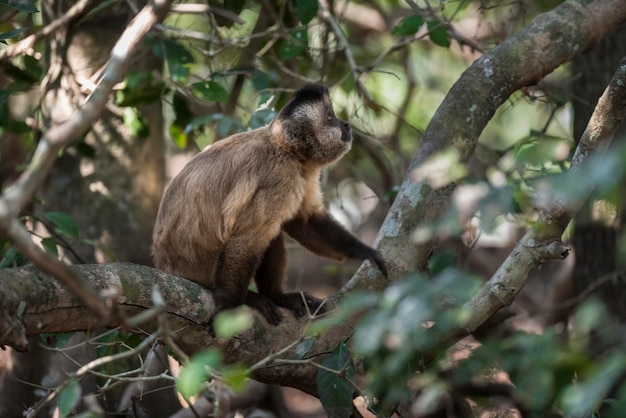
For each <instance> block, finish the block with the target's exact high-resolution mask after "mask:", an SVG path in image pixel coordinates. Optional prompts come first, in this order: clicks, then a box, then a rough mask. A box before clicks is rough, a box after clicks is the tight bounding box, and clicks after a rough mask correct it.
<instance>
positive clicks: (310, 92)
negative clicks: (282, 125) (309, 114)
mask: <svg viewBox="0 0 626 418" xmlns="http://www.w3.org/2000/svg"><path fill="white" fill-rule="evenodd" d="M328 96H329V93H328V88H326V86H322V85H319V84H307V85H305V86H303V87H302V88H300V89H299V90H298V91H296V94H294V96H293V98H292V99H291V100H290V101H289V103H287V104H286V105H285V107H283V109H282V110H281V112H280V116H281V117H282V118H285V119H287V118H291V117H292V116H294V112H295V111H296V109H297V108H298V107H300V106H302V105H304V104H317V103H323V102H324V101H325V100H328V99H327V98H328Z"/></svg>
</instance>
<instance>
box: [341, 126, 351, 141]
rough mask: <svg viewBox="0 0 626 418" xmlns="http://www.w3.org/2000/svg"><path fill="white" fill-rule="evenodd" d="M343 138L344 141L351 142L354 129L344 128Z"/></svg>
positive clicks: (342, 131)
mask: <svg viewBox="0 0 626 418" xmlns="http://www.w3.org/2000/svg"><path fill="white" fill-rule="evenodd" d="M341 140H342V141H343V142H350V141H352V129H350V128H348V129H342V130H341Z"/></svg>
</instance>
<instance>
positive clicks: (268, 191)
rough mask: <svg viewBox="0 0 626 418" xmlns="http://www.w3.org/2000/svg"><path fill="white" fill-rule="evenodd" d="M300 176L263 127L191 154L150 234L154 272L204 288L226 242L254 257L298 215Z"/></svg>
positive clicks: (301, 190) (294, 163) (210, 281)
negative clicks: (166, 274) (192, 282)
mask: <svg viewBox="0 0 626 418" xmlns="http://www.w3.org/2000/svg"><path fill="white" fill-rule="evenodd" d="M300 170H301V167H300V165H299V163H298V161H297V160H296V159H294V158H291V157H290V156H289V155H287V154H284V153H282V152H280V151H279V150H277V149H276V148H275V147H274V146H273V145H272V142H271V141H270V140H269V131H268V129H267V128H261V129H257V130H255V131H251V132H245V133H242V134H237V135H234V136H231V137H229V138H227V139H224V140H222V141H220V142H217V143H216V144H214V145H212V146H210V147H208V148H207V149H205V150H204V151H202V152H201V153H199V154H198V155H196V156H195V157H194V158H193V159H192V160H191V161H190V162H189V163H188V164H187V165H186V166H185V167H184V168H183V170H182V171H181V172H180V173H179V174H178V175H177V176H176V177H175V178H174V179H173V180H172V183H171V184H170V186H169V187H168V188H167V190H166V191H165V194H164V196H163V199H162V201H161V206H160V208H159V214H158V216H157V220H156V223H155V228H154V234H153V252H154V261H155V265H156V267H157V268H159V269H161V270H164V271H167V272H170V273H172V274H175V275H178V276H181V277H185V278H187V279H190V280H193V281H195V282H198V283H200V284H202V285H204V286H205V287H208V288H212V287H213V286H214V284H215V271H216V266H217V263H218V261H219V259H220V256H221V254H222V251H223V250H224V248H225V246H226V244H227V243H230V244H231V248H232V243H235V245H241V246H242V247H245V248H242V252H243V251H246V252H249V251H252V252H254V251H262V249H263V248H265V247H266V246H267V245H268V244H269V242H270V241H271V240H272V239H273V238H275V237H276V236H277V235H278V234H279V233H280V229H281V226H282V224H283V223H284V222H285V221H286V220H289V219H291V218H292V217H293V216H294V215H295V214H296V212H297V211H298V210H299V207H300V205H301V202H302V199H303V195H304V189H305V186H304V182H303V180H302V176H301V174H300ZM249 247H250V248H249ZM257 247H258V248H257Z"/></svg>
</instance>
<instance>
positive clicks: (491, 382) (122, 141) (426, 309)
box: [0, 0, 626, 417]
mask: <svg viewBox="0 0 626 418" xmlns="http://www.w3.org/2000/svg"><path fill="white" fill-rule="evenodd" d="M0 7H1V10H0V11H1V12H2V15H1V16H0V25H1V30H0V32H1V33H2V36H1V39H2V41H3V42H4V44H5V46H4V47H3V48H2V49H1V51H0V62H1V63H2V71H1V72H0V89H1V90H0V127H1V129H2V130H1V135H2V138H1V142H0V181H1V184H0V185H1V187H2V194H1V195H0V245H1V251H2V260H1V261H0V267H2V270H0V301H2V302H1V303H0V344H2V345H6V346H9V347H11V349H9V350H7V351H4V352H3V353H2V354H3V357H2V359H3V362H2V363H1V364H2V367H0V371H1V372H2V377H1V380H0V405H1V406H0V411H1V415H2V416H3V417H4V416H7V417H13V416H22V412H23V411H26V413H27V416H53V414H57V415H56V416H70V415H73V414H80V415H81V416H120V415H121V416H150V417H160V416H203V415H206V414H208V413H213V414H215V415H217V416H230V415H232V414H235V413H239V414H242V415H244V414H247V415H248V416H254V414H255V413H258V412H259V411H261V410H262V411H264V413H267V414H272V415H273V416H294V415H297V416H304V415H305V414H309V415H310V416H317V415H319V414H325V415H327V416H331V417H347V416H359V415H367V414H372V413H373V414H376V415H379V416H391V415H393V414H396V415H397V416H419V417H435V416H446V417H465V416H483V415H487V416H488V415H489V414H491V415H492V416H529V417H530V416H542V417H543V416H575V417H578V416H580V417H591V416H602V417H605V416H615V417H619V416H621V415H620V414H621V411H622V410H624V406H625V403H626V387H624V386H623V381H624V379H623V378H624V372H625V370H626V355H625V354H624V352H623V346H622V345H623V341H622V340H623V338H622V335H623V326H622V322H623V321H622V320H621V318H623V317H624V312H625V306H624V302H623V300H624V298H623V295H624V285H625V283H624V274H623V269H622V267H621V266H622V264H623V260H624V250H623V245H622V243H623V242H624V241H625V239H626V238H625V237H624V234H623V233H622V230H621V227H620V225H621V217H622V207H623V205H622V196H623V193H622V190H623V180H624V169H623V160H624V156H625V152H626V150H625V149H624V146H623V139H622V138H623V135H622V134H621V133H620V132H621V131H620V130H619V126H620V123H621V121H622V119H623V117H624V111H626V94H625V93H624V88H625V86H626V63H625V62H623V61H621V59H622V58H623V56H624V55H625V52H626V36H625V34H624V27H623V22H624V21H625V20H626V4H623V2H622V1H619V0H585V1H583V0H569V1H564V2H561V1H548V0H545V1H539V0H536V1H532V0H526V1H524V0H519V1H517V0H512V1H510V2H500V1H488V0H482V1H478V0H475V1H470V0H449V1H436V2H435V1H412V0H411V1H407V2H399V1H393V0H388V1H370V2H348V1H330V2H326V1H323V2H313V1H305V0H295V1H288V2H282V1H277V2H273V1H269V0H265V1H260V2H248V1H241V0H232V1H231V0H225V1H224V2H209V3H208V4H207V3H193V2H176V3H174V4H172V2H170V1H165V0H160V1H152V2H148V3H147V4H146V3H145V2H144V3H142V2H140V1H131V0H128V1H122V0H108V1H103V2H95V1H90V0H78V1H67V0H65V1H63V0H50V1H45V2H35V1H9V0H2V1H0ZM310 82H315V83H323V84H325V85H327V86H329V87H330V88H331V93H332V99H333V103H334V105H335V111H336V112H337V114H338V116H339V117H341V118H342V119H345V120H348V121H349V122H350V123H351V124H352V127H353V130H354V136H355V140H354V146H353V150H352V151H351V152H350V153H349V154H348V156H346V157H345V158H344V159H343V160H342V161H341V162H339V163H338V164H337V165H336V166H335V167H333V168H332V169H330V170H328V171H327V172H326V173H325V175H324V178H323V184H324V189H325V191H326V200H327V205H328V206H329V207H330V209H331V211H332V213H333V214H334V216H336V217H337V218H338V219H339V220H340V221H341V222H342V223H344V224H345V225H346V226H347V227H348V228H349V229H351V230H353V231H355V233H356V234H357V235H359V236H360V237H361V238H362V239H363V240H364V241H366V242H369V243H375V244H376V246H377V248H378V249H379V250H380V252H381V254H382V255H383V257H384V258H385V260H386V261H387V262H388V265H389V270H390V277H389V279H384V278H383V277H382V276H380V274H379V273H378V272H377V270H376V269H372V268H371V266H369V264H368V263H365V264H364V265H362V266H360V267H359V266H358V265H356V264H350V263H349V264H346V265H335V264H332V263H330V262H327V261H323V260H320V259H317V258H313V257H309V255H308V254H306V253H305V252H304V251H303V250H301V249H300V248H298V247H297V245H296V244H293V245H292V247H293V248H290V274H289V277H290V282H289V283H288V286H289V287H290V288H293V289H298V290H307V291H310V292H312V293H315V294H317V295H318V296H330V299H329V301H328V303H329V305H332V306H335V305H336V306H337V308H336V309H335V310H334V311H332V312H331V313H329V314H326V315H324V316H322V317H321V318H317V319H313V318H303V319H301V320H296V319H295V318H292V317H287V316H286V319H285V321H283V323H281V325H280V326H278V327H273V326H270V325H268V324H267V323H265V322H264V321H263V320H262V319H261V318H259V317H257V316H256V314H255V313H254V312H251V311H250V310H248V309H241V310H237V311H235V312H226V313H224V314H220V315H218V316H217V317H216V318H214V315H215V314H216V312H215V309H214V307H213V302H212V297H211V294H210V293H209V292H208V291H206V290H204V289H201V288H200V287H199V286H197V285H195V284H194V283H190V282H187V281H185V280H182V279H180V278H177V277H174V276H170V275H168V274H166V273H164V272H159V271H157V270H154V269H152V268H151V267H149V266H150V265H151V263H152V260H151V256H150V250H149V248H150V242H151V234H152V226H153V223H154V218H155V216H156V211H157V208H158V203H159V201H160V198H161V195H162V192H163V190H164V188H165V186H166V184H167V182H168V180H169V179H170V178H171V177H172V175H173V174H174V173H175V172H176V170H178V169H180V167H181V166H182V164H184V162H185V161H186V160H188V159H189V158H190V156H192V155H194V154H195V153H197V152H198V151H199V150H200V149H202V148H203V147H204V146H206V145H208V144H210V143H212V142H214V141H218V140H219V139H221V138H224V137H226V136H228V135H229V134H231V133H235V132H240V131H244V130H248V129H252V128H255V127H259V126H263V125H265V124H267V123H268V122H270V121H271V120H272V119H273V117H274V116H275V115H276V110H277V109H280V107H281V106H282V105H283V104H284V103H286V101H287V100H288V99H289V97H290V95H291V93H293V91H295V89H297V88H298V87H299V86H301V85H303V84H305V83H310ZM607 149H608V150H609V151H608V152H606V150H607ZM213 321H214V322H213ZM211 323H213V324H214V328H211V327H209V326H208V324H211ZM77 331H84V332H77ZM26 349H28V350H29V351H28V352H27V353H21V352H22V351H24V350H26ZM168 355H169V357H168ZM168 358H169V360H168ZM181 364H182V366H183V367H182V371H180V365H181ZM250 378H251V379H254V381H255V382H252V381H251V380H250ZM259 382H262V383H259ZM274 385H280V386H282V387H291V388H296V389H298V390H300V391H303V392H306V393H307V394H309V395H311V396H313V397H316V398H319V400H320V402H321V403H320V404H318V405H321V407H320V408H323V412H322V409H319V410H315V409H308V410H306V411H297V412H296V411H295V408H298V404H297V402H293V399H301V398H298V396H302V395H299V394H298V392H293V391H291V392H290V391H287V390H286V389H284V390H277V387H276V386H274ZM316 414H317V415H316ZM481 414H482V415H481Z"/></svg>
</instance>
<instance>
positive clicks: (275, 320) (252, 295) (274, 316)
mask: <svg viewBox="0 0 626 418" xmlns="http://www.w3.org/2000/svg"><path fill="white" fill-rule="evenodd" d="M244 302H245V304H246V305H248V306H249V307H251V308H254V309H256V310H257V311H259V312H260V313H261V315H263V316H264V317H265V319H266V320H267V322H269V323H270V324H272V325H278V324H279V323H280V321H281V320H282V319H283V314H281V313H280V309H278V307H277V306H276V305H275V304H274V302H272V301H271V300H269V299H268V298H267V297H265V296H263V295H261V294H259V293H256V292H250V291H248V293H246V298H245V301H244Z"/></svg>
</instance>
